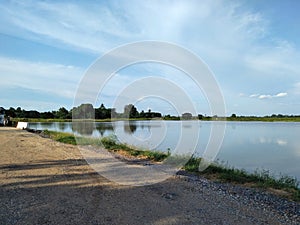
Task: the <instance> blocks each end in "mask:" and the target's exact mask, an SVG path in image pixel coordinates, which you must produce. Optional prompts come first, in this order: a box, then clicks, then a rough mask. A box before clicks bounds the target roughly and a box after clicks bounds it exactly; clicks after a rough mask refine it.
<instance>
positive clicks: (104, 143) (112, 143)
mask: <svg viewBox="0 0 300 225" xmlns="http://www.w3.org/2000/svg"><path fill="white" fill-rule="evenodd" d="M43 133H44V135H46V136H49V137H50V138H51V139H53V140H55V141H59V142H62V143H66V144H72V145H77V143H78V144H80V145H95V146H100V147H104V148H106V149H107V150H109V151H112V152H120V153H122V154H124V155H126V156H133V157H139V158H143V159H149V160H153V161H156V162H160V161H163V160H164V159H165V158H167V157H168V155H169V154H167V153H163V152H158V151H149V150H140V149H136V148H134V147H132V146H129V145H126V144H122V143H119V142H118V141H117V140H116V139H115V138H114V137H104V138H101V139H96V138H86V137H76V138H75V137H74V135H73V134H68V133H62V132H54V131H47V130H46V131H43Z"/></svg>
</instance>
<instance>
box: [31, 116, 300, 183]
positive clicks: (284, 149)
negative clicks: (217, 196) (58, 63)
mask: <svg viewBox="0 0 300 225" xmlns="http://www.w3.org/2000/svg"><path fill="white" fill-rule="evenodd" d="M213 123H218V122H208V121H203V122H196V121H160V120H151V121H129V122H128V121H127V122H126V121H125V122H124V121H117V122H97V123H95V124H93V123H84V124H82V123H73V124H72V123H29V128H32V129H39V130H43V129H48V130H53V131H62V132H70V133H75V134H76V135H83V136H93V137H105V136H109V135H112V134H115V135H116V136H117V138H118V139H119V140H120V141H121V142H126V143H128V144H132V145H135V146H139V147H141V148H147V149H155V150H160V151H168V150H170V151H172V150H174V149H176V146H177V144H178V142H179V140H181V142H183V144H184V146H185V151H191V150H193V149H194V148H195V154H196V155H199V156H201V154H202V153H203V151H204V149H205V148H206V145H207V143H208V140H209V138H210V131H211V127H212V124H213ZM198 132H199V133H198ZM183 134H184V135H183ZM182 137H184V138H182ZM197 138H198V140H197ZM195 141H196V143H197V145H196V146H195V144H194V143H195ZM181 146H182V145H181ZM216 160H218V161H220V162H223V163H225V164H228V165H230V166H233V167H235V168H243V169H245V170H247V171H250V172H253V171H255V170H257V169H258V170H262V169H264V170H269V171H270V172H271V173H272V174H274V175H279V174H284V175H290V176H295V177H297V179H298V180H300V123H284V122H278V123H277V122H273V123H267V122H227V123H226V132H225V135H224V140H223V144H222V146H221V148H220V150H219V153H218V155H217V157H216Z"/></svg>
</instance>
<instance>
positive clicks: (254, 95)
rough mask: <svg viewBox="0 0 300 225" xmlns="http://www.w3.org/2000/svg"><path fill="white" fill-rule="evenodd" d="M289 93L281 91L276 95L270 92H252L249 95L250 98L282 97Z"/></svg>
mask: <svg viewBox="0 0 300 225" xmlns="http://www.w3.org/2000/svg"><path fill="white" fill-rule="evenodd" d="M287 95H288V93H286V92H280V93H278V94H276V95H270V94H251V95H249V98H258V99H272V98H281V97H286V96H287Z"/></svg>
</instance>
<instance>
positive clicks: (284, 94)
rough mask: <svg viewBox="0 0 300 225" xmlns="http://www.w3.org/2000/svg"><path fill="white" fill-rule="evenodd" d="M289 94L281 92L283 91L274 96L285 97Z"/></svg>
mask: <svg viewBox="0 0 300 225" xmlns="http://www.w3.org/2000/svg"><path fill="white" fill-rule="evenodd" d="M287 95H288V94H287V93H285V92H281V93H278V94H277V95H275V96H274V97H285V96H287Z"/></svg>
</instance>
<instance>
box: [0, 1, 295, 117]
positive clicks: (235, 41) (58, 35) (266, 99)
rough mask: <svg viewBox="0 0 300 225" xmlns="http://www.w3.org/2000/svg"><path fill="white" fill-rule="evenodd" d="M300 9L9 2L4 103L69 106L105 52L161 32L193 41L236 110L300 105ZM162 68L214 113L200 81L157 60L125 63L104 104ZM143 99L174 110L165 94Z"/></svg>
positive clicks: (3, 21) (0, 68)
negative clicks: (167, 101) (139, 78)
mask: <svg viewBox="0 0 300 225" xmlns="http://www.w3.org/2000/svg"><path fill="white" fill-rule="evenodd" d="M299 10H300V2H299V1H297V0H293V1H292V0H289V1H288V0H287V1H281V0H264V1H259V0H252V1H223V0H215V1H138V0H136V1H133V0H129V1H81V2H80V3H79V1H1V3H0V77H1V82H0V94H1V95H0V96H1V97H0V99H1V101H0V105H1V106H4V107H5V108H8V107H11V106H12V107H18V106H21V107H22V108H25V109H28V110H29V109H36V110H39V111H48V110H57V109H58V108H59V107H61V106H64V107H66V108H68V109H70V108H71V107H72V106H73V100H74V95H75V93H76V90H77V87H78V84H79V82H80V80H81V78H82V77H83V76H84V74H85V72H86V70H87V68H88V67H89V66H90V65H91V64H92V63H93V62H94V61H95V60H96V59H97V58H99V57H100V56H102V55H103V54H105V53H106V52H107V51H109V50H111V49H112V48H116V47H118V46H120V45H124V44H127V43H130V42H135V41H143V40H157V41H167V42H171V43H174V44H178V45H179V46H182V47H184V48H186V49H189V50H190V51H192V52H194V53H195V54H196V55H198V56H199V57H200V58H201V59H203V61H204V62H205V63H207V65H208V66H209V67H210V69H211V70H212V71H213V73H214V75H215V78H216V80H217V81H218V84H219V86H220V88H221V90H222V92H223V95H224V99H225V103H226V110H227V114H228V115H231V114H232V113H236V114H238V115H266V114H273V113H276V114H277V113H282V114H300V63H299V62H300V39H299V37H300V28H299V24H300V16H299V13H298V12H299ZM153 75H157V76H163V77H165V78H168V79H170V80H172V81H173V82H175V83H179V84H180V85H181V87H182V88H183V89H185V91H186V92H187V94H188V95H189V96H190V98H191V99H192V101H193V102H194V103H195V105H196V108H197V110H198V112H199V113H202V114H210V110H209V106H208V103H207V101H206V100H205V98H204V95H203V93H201V91H199V90H197V87H195V86H193V84H192V82H191V80H189V79H188V78H187V77H185V76H183V75H182V74H180V73H179V72H178V71H175V70H173V69H170V68H165V66H158V65H150V64H147V65H136V66H132V67H131V68H126V69H124V70H122V71H119V72H118V73H117V74H116V75H115V76H114V77H113V79H111V80H110V82H109V83H108V84H107V86H106V87H105V89H104V90H103V94H102V95H101V96H100V98H99V99H98V101H97V102H98V104H100V103H101V102H103V103H104V104H105V105H106V106H108V107H110V106H112V104H113V101H114V98H115V96H116V95H117V93H118V92H119V90H121V89H122V88H124V86H126V85H128V84H129V83H130V82H133V81H134V80H135V79H137V78H138V77H142V76H153ZM128 103H129V102H128ZM96 106H97V105H96ZM137 106H138V109H139V110H142V109H144V110H147V109H148V108H151V109H152V110H155V111H161V112H163V113H164V114H167V113H172V110H171V109H170V104H169V103H166V102H163V101H162V100H161V99H146V100H145V101H143V102H138V103H137ZM171 108H172V107H171Z"/></svg>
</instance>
